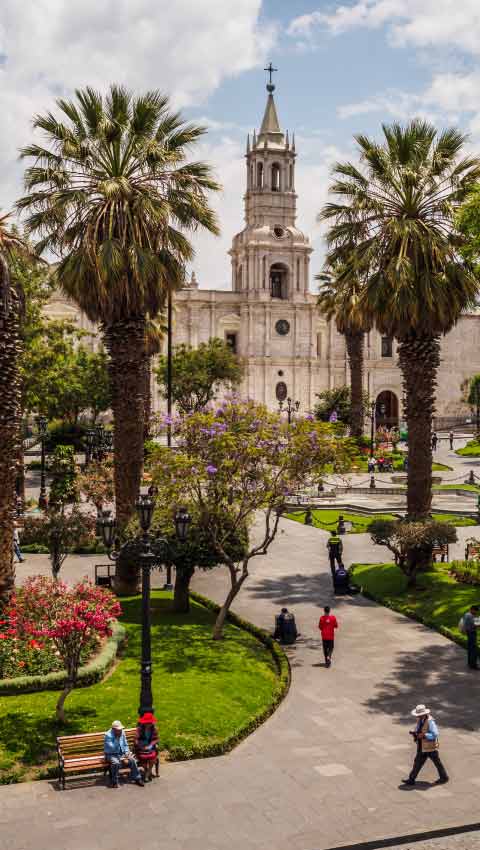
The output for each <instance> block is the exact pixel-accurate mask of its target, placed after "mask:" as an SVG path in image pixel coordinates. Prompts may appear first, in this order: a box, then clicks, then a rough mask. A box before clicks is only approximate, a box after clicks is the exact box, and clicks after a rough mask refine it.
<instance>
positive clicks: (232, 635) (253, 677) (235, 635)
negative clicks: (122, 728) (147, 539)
mask: <svg viewBox="0 0 480 850" xmlns="http://www.w3.org/2000/svg"><path fill="white" fill-rule="evenodd" d="M169 597H170V594H166V593H164V592H160V591H159V592H154V593H153V594H152V638H153V640H152V644H153V652H152V656H153V665H154V667H153V669H154V676H153V689H154V705H155V713H156V716H157V717H158V720H159V724H158V727H159V733H160V746H161V749H170V748H171V747H174V746H182V747H187V748H194V749H195V748H198V747H199V746H200V747H201V746H202V745H205V744H210V743H215V742H221V741H223V740H224V739H226V738H228V737H230V736H231V735H232V734H234V733H235V731H236V730H237V729H238V728H239V727H241V726H243V725H244V724H245V723H246V722H247V721H248V720H249V719H250V718H251V717H253V716H254V715H256V714H257V713H259V712H260V711H261V710H262V709H264V708H266V707H267V706H269V705H270V704H271V703H272V700H273V696H274V694H275V692H276V691H277V688H278V684H279V678H278V675H277V672H276V667H275V664H274V661H273V659H272V656H271V654H270V652H269V651H268V649H267V648H266V647H264V646H263V644H261V643H260V642H259V641H258V640H257V639H256V638H255V637H253V636H252V635H251V634H249V633H247V632H245V631H243V630H241V629H239V628H237V627H235V626H233V625H230V624H229V625H227V627H226V638H225V640H224V641H213V640H212V638H211V633H212V623H213V620H214V615H213V614H212V613H211V612H209V611H207V610H206V609H205V608H203V606H201V605H199V604H197V603H192V609H191V613H190V615H175V614H173V613H172V612H171V610H170V601H169ZM122 607H123V611H124V615H123V617H122V619H121V621H122V623H123V624H124V625H125V626H126V628H127V632H128V644H127V646H126V648H125V649H124V651H123V656H122V658H121V660H120V661H119V663H118V664H117V666H116V667H115V669H114V670H113V672H112V673H111V675H110V676H108V677H107V678H106V679H105V680H104V681H103V682H101V683H99V684H97V685H93V686H92V687H89V688H81V689H79V690H77V691H74V692H73V693H72V694H71V695H70V696H69V697H68V699H67V702H66V704H65V709H66V715H67V726H66V727H64V728H63V729H62V730H61V733H60V734H62V733H64V734H75V733H78V732H86V731H92V732H96V731H102V730H106V729H108V728H109V726H110V724H111V722H112V720H115V719H116V718H120V719H121V720H122V722H123V723H124V724H125V725H126V726H134V725H135V723H136V720H137V706H138V697H139V659H140V643H141V629H140V603H139V599H138V598H134V599H133V598H132V599H124V600H122ZM56 699H57V693H56V692H54V691H45V692H43V693H39V694H23V695H19V696H15V695H12V696H5V697H1V698H0V783H1V782H8V781H12V780H13V781H16V780H18V779H20V778H22V777H26V776H27V775H28V776H29V777H30V778H31V777H33V776H35V775H37V776H38V773H39V771H38V767H39V766H43V767H48V766H52V765H53V764H55V761H54V760H52V756H53V753H54V745H55V736H56V735H57V734H58V730H57V727H56V724H55V721H54V708H55V702H56ZM33 768H35V769H33Z"/></svg>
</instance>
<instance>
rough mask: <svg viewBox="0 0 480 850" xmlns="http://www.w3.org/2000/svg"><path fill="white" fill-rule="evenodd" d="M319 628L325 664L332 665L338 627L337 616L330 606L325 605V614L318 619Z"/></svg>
mask: <svg viewBox="0 0 480 850" xmlns="http://www.w3.org/2000/svg"><path fill="white" fill-rule="evenodd" d="M318 628H319V629H320V634H321V636H322V644H323V654H324V656H325V666H326V667H330V666H331V664H332V655H333V646H334V642H335V629H338V623H337V618H336V617H335V616H334V615H333V614H331V613H330V606H329V605H325V608H324V609H323V614H322V616H321V617H320V620H319V621H318Z"/></svg>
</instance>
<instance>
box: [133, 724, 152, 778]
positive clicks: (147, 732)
mask: <svg viewBox="0 0 480 850" xmlns="http://www.w3.org/2000/svg"><path fill="white" fill-rule="evenodd" d="M156 722H157V718H156V717H154V715H153V714H152V712H151V711H147V712H146V713H145V714H142V716H141V717H139V718H138V723H137V733H136V735H135V754H136V756H137V758H138V760H139V762H140V766H141V767H142V768H143V773H144V777H145V782H151V781H152V778H153V765H154V764H155V762H156V761H157V759H158V732H157V727H156V725H155V724H156ZM157 775H158V774H157Z"/></svg>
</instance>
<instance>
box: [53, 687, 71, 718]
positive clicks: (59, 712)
mask: <svg viewBox="0 0 480 850" xmlns="http://www.w3.org/2000/svg"><path fill="white" fill-rule="evenodd" d="M72 691H73V685H72V683H71V682H67V684H66V685H65V687H64V689H63V691H62V692H61V694H60V696H59V697H58V700H57V704H56V706H55V714H56V716H57V721H58V723H60V724H61V725H62V726H63V724H64V723H65V710H64V705H65V700H66V698H67V697H68V695H69V694H71V693H72Z"/></svg>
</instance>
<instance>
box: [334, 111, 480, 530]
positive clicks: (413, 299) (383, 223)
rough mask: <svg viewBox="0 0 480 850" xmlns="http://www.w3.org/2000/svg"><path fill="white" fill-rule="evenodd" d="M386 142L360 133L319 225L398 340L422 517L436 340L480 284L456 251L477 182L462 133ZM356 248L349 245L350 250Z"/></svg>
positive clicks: (427, 499) (414, 134)
mask: <svg viewBox="0 0 480 850" xmlns="http://www.w3.org/2000/svg"><path fill="white" fill-rule="evenodd" d="M382 129H383V136H384V138H383V141H382V142H381V143H379V142H376V141H374V140H373V139H370V138H368V137H366V136H357V137H356V141H357V143H358V147H359V152H360V158H361V162H360V165H354V164H352V163H343V164H338V165H337V166H336V167H335V170H334V174H335V181H334V182H333V184H332V186H331V192H332V193H333V194H334V195H336V196H337V197H338V201H336V202H330V203H328V204H327V205H326V206H325V207H324V208H323V210H322V213H321V217H322V219H324V220H326V221H328V222H331V227H330V230H329V233H328V245H329V253H328V257H327V263H328V265H329V266H333V267H335V266H336V264H341V265H342V266H343V270H342V272H341V274H340V278H341V279H343V280H344V281H345V282H347V281H348V280H349V279H352V277H354V276H355V275H356V274H361V277H362V280H363V279H364V280H365V287H364V288H363V290H362V296H361V302H362V310H364V311H365V314H366V315H367V316H369V317H370V318H371V321H372V322H374V323H375V325H376V327H377V328H378V329H379V330H380V331H381V333H385V334H388V335H389V336H394V337H396V338H397V339H398V343H399V344H398V354H399V362H400V368H401V370H402V377H403V386H404V392H405V398H406V419H407V426H408V442H409V474H408V488H407V507H408V514H409V516H410V518H411V519H421V518H425V517H427V516H428V515H429V513H430V508H431V501H432V449H431V430H432V418H433V413H434V407H435V384H436V379H437V371H438V366H439V363H440V353H439V352H440V338H441V336H442V335H443V334H445V333H447V332H448V331H449V330H450V329H451V328H452V327H453V325H454V324H455V322H456V321H457V319H458V318H459V316H460V315H461V313H462V311H463V310H465V309H467V308H468V307H469V306H471V305H473V304H474V303H475V299H476V296H477V294H478V291H479V281H478V278H477V276H476V275H475V274H474V272H473V271H472V268H471V266H470V265H469V264H468V263H466V262H465V261H464V260H463V259H462V257H461V256H460V254H459V247H460V246H461V244H462V237H461V235H460V233H459V232H458V229H457V227H456V221H455V213H456V210H458V207H459V205H460V204H461V203H462V201H464V200H465V199H466V198H467V197H468V195H469V193H470V192H471V191H472V189H473V187H474V186H475V185H476V183H477V180H478V178H479V176H480V160H478V159H477V158H475V157H470V156H466V155H465V151H464V145H465V136H464V135H463V134H462V133H460V132H459V131H458V130H456V129H447V130H443V131H442V132H440V133H439V132H438V131H437V129H436V128H435V127H433V126H432V125H430V124H428V123H427V122H425V121H421V120H417V119H416V120H414V121H411V122H410V123H409V124H407V125H406V126H405V127H401V126H400V125H398V124H393V125H392V126H385V125H384V126H383V128H382ZM352 246H353V248H352Z"/></svg>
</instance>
